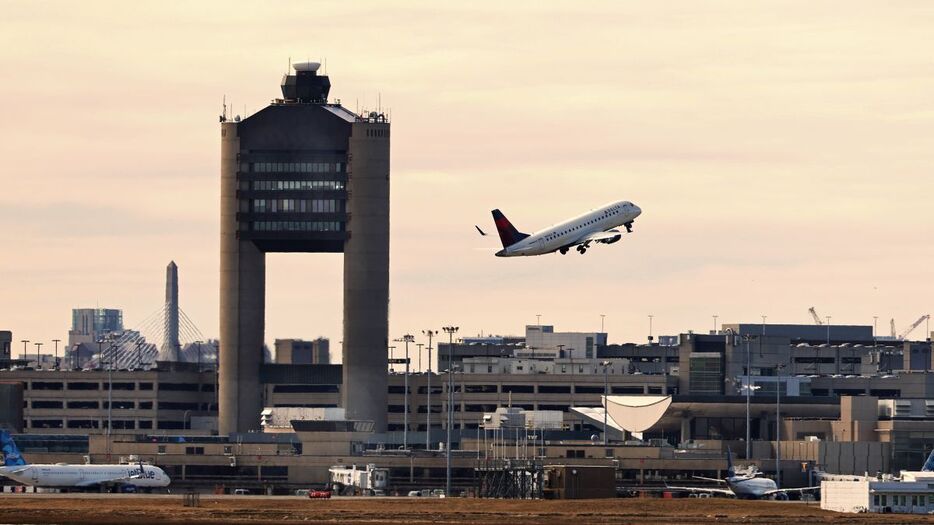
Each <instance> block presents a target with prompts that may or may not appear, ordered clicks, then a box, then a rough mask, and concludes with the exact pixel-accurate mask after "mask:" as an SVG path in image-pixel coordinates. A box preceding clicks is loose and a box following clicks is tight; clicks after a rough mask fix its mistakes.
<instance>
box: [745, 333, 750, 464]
mask: <svg viewBox="0 0 934 525" xmlns="http://www.w3.org/2000/svg"><path fill="white" fill-rule="evenodd" d="M743 340H745V341H746V461H749V456H750V455H752V442H751V440H752V432H751V429H750V428H749V427H750V424H751V422H750V419H749V395H750V394H751V391H752V384H751V383H750V382H749V378H750V377H752V371H751V370H750V369H749V367H750V366H752V365H751V364H750V362H749V336H748V335H744V336H743Z"/></svg>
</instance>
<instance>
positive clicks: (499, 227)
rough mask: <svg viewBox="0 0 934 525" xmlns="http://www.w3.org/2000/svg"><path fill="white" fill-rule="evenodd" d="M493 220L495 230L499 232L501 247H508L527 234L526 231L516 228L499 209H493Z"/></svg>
mask: <svg viewBox="0 0 934 525" xmlns="http://www.w3.org/2000/svg"><path fill="white" fill-rule="evenodd" d="M493 222H494V223H496V231H498V232H499V240H500V241H502V242H503V248H508V247H510V246H512V245H513V244H516V243H517V242H519V241H521V240H522V239H525V238H526V237H528V236H529V235H528V234H527V233H522V232H520V231H518V230H516V227H515V226H513V225H512V223H511V222H509V219H507V218H506V216H505V215H503V213H502V212H501V211H499V210H493Z"/></svg>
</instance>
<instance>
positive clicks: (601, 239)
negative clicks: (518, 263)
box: [474, 201, 642, 257]
mask: <svg viewBox="0 0 934 525" xmlns="http://www.w3.org/2000/svg"><path fill="white" fill-rule="evenodd" d="M641 213H642V210H641V209H639V207H638V206H636V205H635V204H633V203H631V202H629V201H619V202H612V203H610V204H606V205H604V206H601V207H599V208H596V209H593V210H591V211H589V212H587V213H585V214H583V215H578V216H577V217H574V218H573V219H568V220H566V221H564V222H562V223H559V224H555V225H554V226H551V227H549V228H545V229H544V230H540V231H537V232H535V233H533V234H531V235H529V234H526V233H522V232H520V231H518V230H516V228H515V227H514V226H513V225H512V223H510V222H509V219H507V218H506V216H505V215H503V214H502V212H500V211H499V210H493V221H494V222H495V224H496V230H497V231H498V232H499V239H500V240H501V241H502V242H503V249H502V250H500V251H498V252H496V256H497V257H522V256H529V255H543V254H546V253H551V252H559V253H561V255H564V254H566V253H568V250H569V249H570V248H572V247H574V246H576V247H577V248H576V249H577V251H578V252H579V253H580V254H581V255H583V254H584V253H585V252H586V251H587V248H589V247H590V244H591V243H602V244H613V243H614V242H616V241H618V240H620V239H621V238H622V237H623V234H622V233H620V232H619V230H616V229H615V228H618V227H620V226H625V227H626V231H627V232H628V233H632V221H634V220H635V219H636V217H638V216H639V215H640V214H641ZM474 227H475V228H477V231H478V232H480V234H481V235H486V233H484V231H483V230H481V229H480V227H479V226H476V225H475V226H474Z"/></svg>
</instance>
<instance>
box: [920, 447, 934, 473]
mask: <svg viewBox="0 0 934 525" xmlns="http://www.w3.org/2000/svg"><path fill="white" fill-rule="evenodd" d="M921 472H934V450H932V451H931V455H930V456H928V459H927V461H925V462H924V466H923V467H921Z"/></svg>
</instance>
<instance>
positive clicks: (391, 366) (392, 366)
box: [389, 346, 396, 374]
mask: <svg viewBox="0 0 934 525" xmlns="http://www.w3.org/2000/svg"><path fill="white" fill-rule="evenodd" d="M395 349H396V347H394V346H390V347H389V373H390V374H395V373H396V364H395V363H393V362H392V360H393V359H395V358H396V356H395V352H393V350H395Z"/></svg>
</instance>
